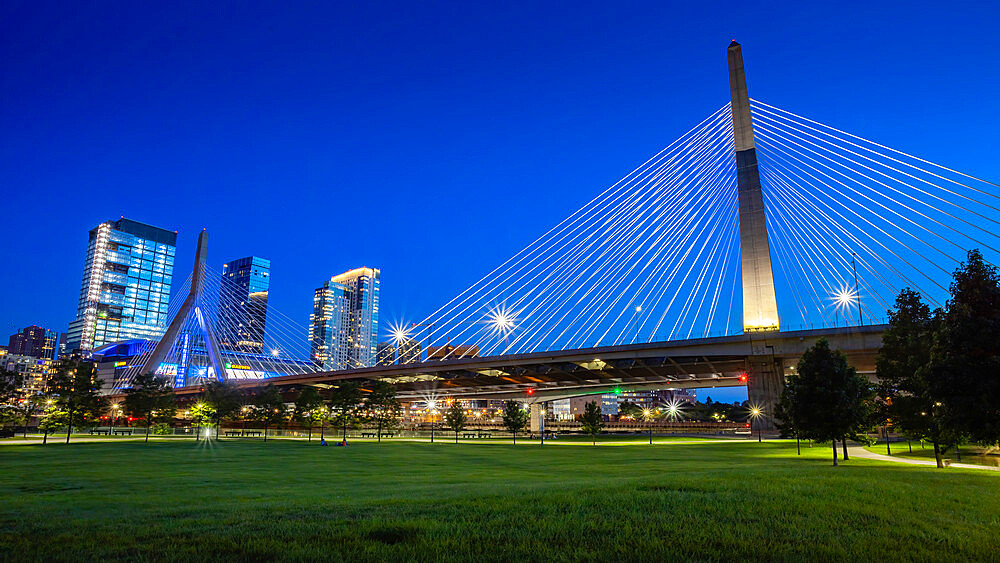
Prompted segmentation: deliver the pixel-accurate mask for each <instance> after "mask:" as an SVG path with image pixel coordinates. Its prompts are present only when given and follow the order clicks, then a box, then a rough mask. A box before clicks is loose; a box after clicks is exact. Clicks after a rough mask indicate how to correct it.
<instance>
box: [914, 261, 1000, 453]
mask: <svg viewBox="0 0 1000 563" xmlns="http://www.w3.org/2000/svg"><path fill="white" fill-rule="evenodd" d="M930 370H931V373H932V376H931V377H930V380H931V386H932V393H933V394H934V396H935V397H938V398H940V399H939V401H938V402H940V403H941V405H937V404H936V403H935V407H937V408H936V414H935V416H937V415H938V414H939V415H940V416H941V417H942V418H943V419H944V425H945V426H946V427H948V428H949V429H950V431H951V432H952V433H953V434H954V435H955V436H963V435H964V436H969V437H970V438H971V439H973V440H975V441H976V442H979V443H981V444H984V445H995V444H997V442H998V441H1000V274H998V273H997V268H996V267H995V266H993V265H991V264H989V263H987V262H985V261H984V260H983V256H982V254H980V252H979V251H978V250H972V251H970V252H969V254H968V258H967V259H966V261H965V262H964V263H962V264H961V265H960V266H959V268H958V269H957V270H956V271H955V273H954V276H953V280H952V284H951V300H950V301H948V303H947V306H946V308H945V311H944V313H943V314H942V315H941V321H940V325H939V327H938V330H937V334H936V338H935V341H934V346H933V348H932V350H931V361H930ZM956 445H957V440H956Z"/></svg>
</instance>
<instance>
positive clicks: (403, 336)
mask: <svg viewBox="0 0 1000 563" xmlns="http://www.w3.org/2000/svg"><path fill="white" fill-rule="evenodd" d="M389 334H391V335H392V341H393V343H395V344H396V345H397V346H398V345H399V344H401V343H403V342H406V341H407V340H409V339H410V332H409V330H408V329H407V328H406V326H405V324H404V323H397V324H392V325H390V326H389Z"/></svg>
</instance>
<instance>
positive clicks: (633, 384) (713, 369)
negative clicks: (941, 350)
mask: <svg viewBox="0 0 1000 563" xmlns="http://www.w3.org/2000/svg"><path fill="white" fill-rule="evenodd" d="M884 328H885V326H884V325H871V326H864V327H847V328H834V329H816V330H803V331H793V332H773V333H756V334H754V333H751V334H744V335H737V336H723V337H711V338H699V339H692V340H675V341H670V342H656V343H650V344H631V345H626V346H607V347H600V348H587V349H582V350H562V351H557V352H537V353H532V354H518V355H512V356H493V357H476V358H461V359H454V360H444V361H432V362H421V363H411V364H401V365H391V366H378V367H371V368H362V369H353V370H344V371H333V372H320V373H310V374H303V375H289V376H283V377H276V378H272V379H268V380H266V381H260V380H253V381H241V382H239V383H238V385H239V386H241V387H246V388H254V387H259V386H261V385H263V384H266V383H274V384H275V385H277V386H279V387H282V388H287V389H288V390H292V389H293V388H297V387H301V386H304V385H313V386H318V387H329V386H335V385H336V384H337V382H339V381H344V380H358V379H361V380H385V381H388V382H391V383H393V384H395V386H396V388H397V391H398V393H399V396H400V397H401V398H403V399H408V398H420V397H425V396H426V395H427V394H429V393H437V394H446V395H448V396H453V397H469V398H473V397H474V398H482V399H486V398H494V399H504V398H521V397H524V396H525V393H526V392H527V390H528V389H532V390H533V396H534V397H535V398H538V399H543V398H544V399H545V400H555V399H558V398H563V397H572V396H579V395H584V394H590V393H595V394H596V393H607V392H611V391H612V390H614V389H615V388H621V389H625V390H643V389H664V388H678V389H683V388H705V387H727V386H739V385H745V383H744V382H743V381H741V379H740V376H741V375H742V374H745V373H747V372H748V371H749V364H748V362H749V361H750V359H751V358H753V357H770V358H773V359H774V360H776V361H779V362H781V363H782V364H783V365H784V366H785V369H786V371H787V370H788V369H789V368H790V367H791V366H794V365H795V363H796V362H797V360H798V357H799V356H800V355H801V354H802V353H803V352H804V351H805V350H806V348H808V347H809V346H811V345H812V344H814V343H815V342H816V340H818V339H819V338H822V337H825V338H827V339H828V340H829V341H830V345H831V347H833V348H836V349H840V350H842V351H843V352H844V353H845V354H847V356H848V359H849V361H851V363H852V365H854V366H855V367H857V368H858V370H859V371H861V372H863V373H871V372H873V371H874V357H875V354H876V353H877V351H878V348H879V346H880V345H881V336H882V331H883V330H884ZM177 392H178V394H179V395H188V394H194V393H198V392H200V388H197V387H186V388H182V389H178V390H177Z"/></svg>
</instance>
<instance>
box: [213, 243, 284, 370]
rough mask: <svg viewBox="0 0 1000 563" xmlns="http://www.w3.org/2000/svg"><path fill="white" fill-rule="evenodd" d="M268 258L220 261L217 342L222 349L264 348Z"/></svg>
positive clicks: (268, 284) (253, 350) (268, 278)
mask: <svg viewBox="0 0 1000 563" xmlns="http://www.w3.org/2000/svg"><path fill="white" fill-rule="evenodd" d="M270 286H271V261H270V260H267V259H266V258H260V257H258V256H247V257H246V258H240V259H238V260H232V261H230V262H227V263H226V264H223V265H222V289H221V291H220V294H219V319H218V321H219V322H218V337H219V345H220V346H222V348H224V349H226V350H234V351H240V352H249V353H255V354H259V353H261V352H263V351H264V330H265V327H266V325H267V295H268V290H269V288H270Z"/></svg>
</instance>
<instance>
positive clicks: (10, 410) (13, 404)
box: [0, 370, 24, 424]
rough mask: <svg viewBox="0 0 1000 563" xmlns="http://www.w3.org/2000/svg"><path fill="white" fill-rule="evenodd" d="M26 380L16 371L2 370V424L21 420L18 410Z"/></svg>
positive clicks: (0, 373)
mask: <svg viewBox="0 0 1000 563" xmlns="http://www.w3.org/2000/svg"><path fill="white" fill-rule="evenodd" d="M23 381H24V378H23V377H22V376H21V374H19V373H17V372H16V371H8V370H0V423H4V424H6V423H7V422H13V423H14V424H17V421H18V420H20V418H19V416H18V415H19V413H20V411H19V410H18V408H17V407H18V404H19V399H20V398H21V384H22V382H23Z"/></svg>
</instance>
